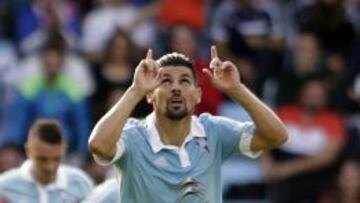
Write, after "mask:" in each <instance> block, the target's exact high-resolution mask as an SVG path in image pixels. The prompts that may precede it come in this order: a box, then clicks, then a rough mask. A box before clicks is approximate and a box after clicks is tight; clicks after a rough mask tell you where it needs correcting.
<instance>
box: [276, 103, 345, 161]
mask: <svg viewBox="0 0 360 203" xmlns="http://www.w3.org/2000/svg"><path fill="white" fill-rule="evenodd" d="M302 114H303V110H302V109H301V107H300V106H298V105H291V106H283V107H280V108H279V110H278V115H279V117H280V119H281V120H282V121H283V122H284V123H285V125H286V126H287V129H288V133H289V139H288V141H287V142H286V143H285V144H284V145H283V146H282V150H285V151H289V152H292V153H297V154H304V155H313V154H315V153H316V152H318V151H319V150H321V149H322V147H323V146H324V145H325V143H326V142H327V141H328V140H330V139H336V140H343V139H344V136H345V127H344V123H343V119H342V117H341V116H340V115H339V114H337V113H335V112H331V111H322V112H319V113H318V114H316V115H315V116H314V117H313V119H312V120H310V121H304V120H303V119H302Z"/></svg>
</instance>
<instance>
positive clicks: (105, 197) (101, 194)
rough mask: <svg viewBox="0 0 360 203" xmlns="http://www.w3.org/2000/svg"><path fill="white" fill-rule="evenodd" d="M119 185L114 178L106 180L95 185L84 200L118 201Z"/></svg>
mask: <svg viewBox="0 0 360 203" xmlns="http://www.w3.org/2000/svg"><path fill="white" fill-rule="evenodd" d="M119 187H120V185H119V183H118V181H117V180H116V178H112V179H109V180H106V181H105V182H103V183H102V184H100V185H99V186H97V187H96V188H95V189H94V190H93V191H92V193H91V195H90V196H89V197H88V198H87V199H86V201H85V202H89V203H90V202H107V201H109V200H110V199H111V200H117V201H116V202H118V201H119V197H120V195H119V194H120V188H119Z"/></svg>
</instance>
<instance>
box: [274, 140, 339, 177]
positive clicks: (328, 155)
mask: <svg viewBox="0 0 360 203" xmlns="http://www.w3.org/2000/svg"><path fill="white" fill-rule="evenodd" d="M341 148H342V141H341V140H336V141H331V142H329V143H328V144H327V145H326V146H325V147H324V149H323V150H321V151H320V152H318V153H317V155H316V156H312V157H305V158H299V159H294V160H289V161H286V162H283V163H278V164H277V165H278V166H277V167H278V169H275V170H283V171H285V172H284V174H286V176H287V177H289V176H294V175H297V174H301V173H306V172H309V171H313V170H317V169H320V168H325V167H327V166H329V165H331V164H333V163H334V161H335V160H336V158H337V157H338V154H339V151H340V150H341Z"/></svg>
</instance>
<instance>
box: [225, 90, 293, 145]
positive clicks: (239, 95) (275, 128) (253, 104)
mask: <svg viewBox="0 0 360 203" xmlns="http://www.w3.org/2000/svg"><path fill="white" fill-rule="evenodd" d="M226 94H227V95H228V96H230V97H231V98H232V99H233V100H235V101H236V102H238V103H239V104H240V105H241V106H243V107H244V108H245V109H246V111H247V112H248V113H249V114H250V116H251V118H252V119H253V121H254V123H255V125H256V136H260V137H261V139H262V140H265V143H264V144H263V145H262V146H255V148H254V149H253V150H256V151H257V150H262V149H272V148H276V147H277V146H279V145H280V144H282V143H284V142H285V140H286V139H287V132H286V127H285V125H284V124H283V123H282V122H281V120H280V119H279V118H278V116H277V115H276V114H275V113H274V112H273V111H272V110H271V109H270V108H269V107H267V106H266V105H265V104H263V103H262V102H261V101H260V100H259V99H258V98H257V97H256V96H255V95H254V94H253V93H251V92H250V90H248V89H247V88H246V87H245V86H244V85H243V84H239V85H238V86H237V87H236V88H232V89H231V90H230V91H228V92H226Z"/></svg>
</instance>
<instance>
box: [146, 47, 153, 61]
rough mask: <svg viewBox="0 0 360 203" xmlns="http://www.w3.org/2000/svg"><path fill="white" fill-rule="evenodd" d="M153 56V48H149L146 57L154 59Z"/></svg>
mask: <svg viewBox="0 0 360 203" xmlns="http://www.w3.org/2000/svg"><path fill="white" fill-rule="evenodd" d="M152 58H153V53H152V49H148V51H147V53H146V59H152Z"/></svg>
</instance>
